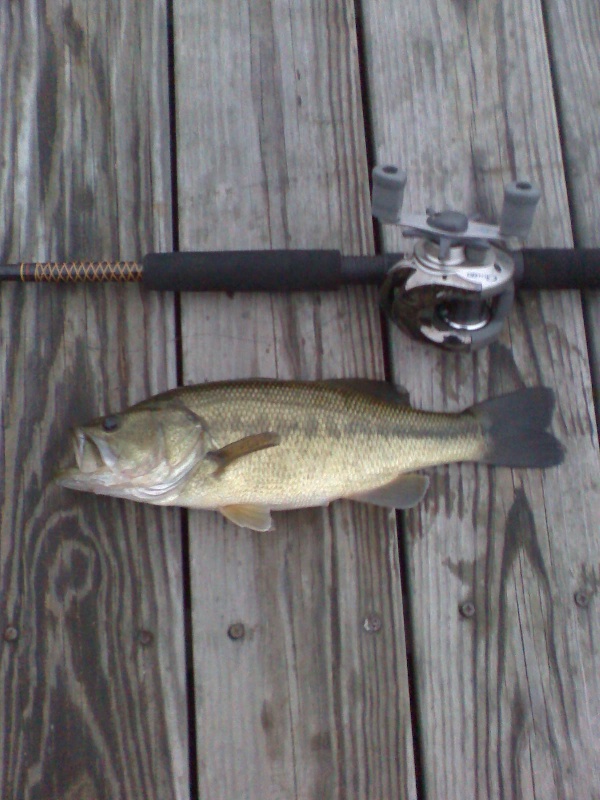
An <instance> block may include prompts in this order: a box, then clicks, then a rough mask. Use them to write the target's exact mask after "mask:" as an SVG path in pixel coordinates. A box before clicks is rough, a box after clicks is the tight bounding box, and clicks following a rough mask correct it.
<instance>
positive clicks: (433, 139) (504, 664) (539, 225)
mask: <svg viewBox="0 0 600 800" xmlns="http://www.w3.org/2000/svg"><path fill="white" fill-rule="evenodd" d="M363 16H364V28H365V39H366V42H367V44H368V58H369V62H368V74H369V86H370V92H371V95H370V96H371V108H372V114H373V127H374V132H375V145H376V151H377V157H378V160H379V161H396V162H398V161H399V162H400V163H401V164H402V165H403V166H404V167H406V168H407V169H408V173H409V184H408V187H407V192H406V199H405V208H407V209H410V210H414V211H416V210H422V209H424V208H425V206H426V205H433V206H434V207H436V208H441V207H445V206H454V207H457V208H460V209H462V210H465V211H467V212H468V213H473V212H477V213H480V214H481V215H482V216H483V217H484V218H488V219H497V215H498V212H499V208H500V204H501V202H502V184H503V183H505V182H507V181H508V180H511V179H514V178H515V177H517V176H519V177H525V176H527V177H529V178H531V179H533V180H534V181H535V182H537V183H538V184H539V185H540V186H541V188H542V192H543V197H544V203H543V206H542V207H541V208H540V211H539V213H538V215H537V218H536V225H535V228H534V231H533V233H532V236H531V239H530V241H531V243H536V242H537V243H543V244H546V245H550V244H556V245H569V244H570V243H571V238H570V226H569V208H568V204H567V196H566V191H565V181H564V173H563V167H562V161H561V151H560V146H559V132H558V128H557V121H556V114H555V110H554V103H553V93H552V87H551V82H550V71H549V61H548V54H547V52H546V49H545V37H544V25H543V19H542V15H541V9H540V7H539V5H538V4H537V3H535V2H526V3H513V2H507V3H503V4H501V5H498V4H496V3H492V2H479V3H455V2H445V0H437V2H436V1H435V0H431V2H425V3H419V4H416V3H410V4H398V3H391V2H390V3H385V2H384V3H381V2H378V3H371V2H368V1H367V0H365V2H363ZM400 43H401V44H402V46H401V47H400ZM399 48H400V52H401V54H402V57H398V52H399ZM384 238H385V244H386V248H388V249H389V250H395V249H399V241H398V239H397V237H396V236H395V235H394V234H393V232H392V233H388V232H387V231H386V232H385V234H384ZM392 356H393V361H394V371H395V375H396V376H397V378H398V379H400V380H401V381H402V383H403V384H404V385H406V386H407V388H409V389H410V391H411V395H412V399H413V402H414V404H415V405H418V406H419V407H423V408H432V409H438V410H441V409H442V408H447V409H456V410H458V409H460V408H464V407H466V406H468V405H470V404H471V403H472V402H473V401H474V400H477V399H483V398H485V397H487V396H490V395H495V394H501V393H503V392H505V391H509V390H511V389H514V388H518V387H520V386H523V385H528V386H529V385H536V384H546V385H549V386H553V387H554V388H555V391H556V394H557V401H558V404H557V412H556V414H555V418H554V426H553V427H554V430H555V432H556V433H557V434H558V435H559V437H560V438H561V439H562V440H563V441H564V442H565V444H566V445H567V447H568V455H567V459H566V462H565V464H563V465H562V466H561V467H560V468H558V469H554V470H548V471H546V472H544V473H539V472H535V471H514V472H510V471H509V470H505V469H503V470H501V469H496V470H489V469H487V468H479V467H474V466H462V467H458V466H452V467H448V468H443V469H439V470H437V471H436V472H435V474H434V475H433V476H432V478H433V480H432V488H431V490H430V493H429V496H428V498H427V499H426V501H425V503H424V504H422V505H421V506H420V507H419V508H418V509H417V510H416V511H415V512H414V513H411V514H410V515H409V516H408V519H407V531H406V535H407V537H408V538H407V546H406V552H407V556H408V570H407V572H408V575H409V576H410V618H411V622H412V635H413V641H414V648H415V678H416V685H417V704H418V713H419V719H420V730H421V732H422V742H421V743H422V754H421V755H422V763H423V767H424V774H423V787H422V788H423V789H424V791H425V792H426V795H427V797H428V798H440V800H442V798H443V800H448V799H449V798H464V797H480V798H482V797H489V798H492V797H493V798H497V797H501V798H525V797H540V798H541V797H544V798H575V797H580V796H582V795H585V796H589V797H596V796H598V792H599V786H600V780H599V761H598V748H597V741H598V719H599V718H600V715H599V711H600V683H599V680H598V675H599V674H600V669H599V664H598V654H597V648H596V646H595V642H596V641H597V638H598V614H597V586H598V584H597V572H598V564H599V563H600V547H599V544H598V536H597V526H598V519H600V499H599V498H600V485H599V463H598V449H597V433H596V427H595V420H594V413H593V407H592V402H591V381H590V373H589V364H588V359H587V347H586V339H585V332H584V327H583V322H582V314H581V303H580V299H579V297H578V295H576V294H571V293H563V294H558V293H556V294H551V293H543V295H538V296H534V295H523V296H522V297H521V298H520V301H519V303H518V305H517V307H516V308H515V310H514V311H513V314H512V316H511V321H510V325H509V327H508V328H507V330H506V332H505V335H504V336H503V338H502V340H501V342H499V343H497V344H495V345H494V346H493V347H492V348H490V349H489V350H488V351H486V352H483V353H481V354H478V355H477V356H458V355H451V354H448V353H441V352H437V351H435V352H434V350H433V348H428V347H426V346H424V345H418V344H416V343H413V342H411V341H409V340H407V339H406V338H405V337H404V336H403V335H401V334H400V333H397V332H394V334H393V336H392ZM578 590H583V591H585V592H586V593H587V597H588V598H589V600H590V602H589V605H587V606H585V607H580V606H578V605H577V604H576V603H575V602H574V597H575V594H576V592H577V591H578ZM465 601H470V602H472V603H474V607H475V616H474V617H472V618H468V619H465V618H463V617H461V615H460V613H459V607H460V606H461V604H462V603H463V602H465Z"/></svg>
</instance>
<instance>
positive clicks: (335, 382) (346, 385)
mask: <svg viewBox="0 0 600 800" xmlns="http://www.w3.org/2000/svg"><path fill="white" fill-rule="evenodd" d="M323 383H324V384H326V385H329V386H332V387H333V388H334V389H349V390H351V391H354V392H359V393H360V394H368V395H370V396H371V397H375V398H377V399H378V400H385V401H386V402H388V403H400V404H401V405H403V406H407V405H410V396H409V394H408V389H405V388H404V386H400V385H396V386H394V385H393V384H391V383H387V381H377V380H372V379H370V378H329V379H327V380H325V381H323Z"/></svg>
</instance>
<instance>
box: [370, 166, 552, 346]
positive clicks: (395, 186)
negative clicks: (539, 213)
mask: <svg viewBox="0 0 600 800" xmlns="http://www.w3.org/2000/svg"><path fill="white" fill-rule="evenodd" d="M406 180H407V176H406V172H404V171H403V170H400V169H398V167H395V166H393V165H386V166H381V167H375V169H374V170H373V196H372V212H373V216H374V217H376V218H377V219H379V220H380V222H382V223H384V224H393V225H400V226H401V227H403V228H404V229H405V231H404V235H405V236H409V237H412V238H416V239H417V242H416V244H415V248H414V252H413V254H412V256H408V257H405V258H403V259H402V260H401V261H399V262H398V263H397V264H394V266H393V267H392V268H391V270H390V271H389V273H388V275H387V277H386V280H385V282H384V284H383V286H382V288H381V304H382V307H383V309H384V311H385V312H386V314H387V315H388V316H389V318H390V319H391V320H392V321H393V322H394V323H395V324H396V325H397V326H398V327H399V328H401V329H402V330H403V331H405V332H406V333H408V334H409V335H410V336H412V337H413V338H415V339H419V340H421V341H426V342H429V343H431V344H434V345H437V346H438V347H443V348H445V349H447V350H455V351H462V352H470V351H473V350H479V349H481V348H482V347H486V346H487V345H489V344H490V343H491V342H492V341H494V340H495V339H497V338H498V336H499V335H500V333H501V331H502V326H503V324H504V320H505V319H506V317H507V316H508V314H509V313H510V310H511V308H512V304H513V300H514V294H515V278H517V279H518V277H519V276H518V275H516V274H515V273H516V266H515V259H514V257H513V255H511V249H512V252H515V249H516V248H514V246H513V247H512V248H511V245H514V243H515V239H518V240H521V242H522V241H523V240H524V239H525V238H526V236H527V235H528V233H529V231H530V229H531V225H532V223H533V217H534V213H535V209H536V206H537V204H538V202H539V199H540V191H539V190H538V189H537V188H536V187H535V186H533V185H532V184H531V183H529V182H528V181H516V182H514V183H510V184H509V185H508V186H506V187H505V190H504V205H503V208H502V216H501V220H500V225H499V226H496V225H486V224H482V223H478V222H473V221H472V220H469V219H468V217H467V216H466V215H465V214H462V213H461V212H458V211H441V212H435V211H433V210H432V209H428V210H427V213H426V214H425V215H418V214H405V215H402V214H401V211H402V201H403V198H404V188H405V186H406Z"/></svg>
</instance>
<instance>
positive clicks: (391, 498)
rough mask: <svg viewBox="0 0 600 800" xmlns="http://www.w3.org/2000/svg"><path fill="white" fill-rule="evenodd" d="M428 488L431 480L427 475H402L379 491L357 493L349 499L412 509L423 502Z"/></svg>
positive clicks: (386, 506)
mask: <svg viewBox="0 0 600 800" xmlns="http://www.w3.org/2000/svg"><path fill="white" fill-rule="evenodd" d="M428 488H429V478H428V477H427V476H426V475H418V474H417V473H409V474H406V475H400V476H399V477H397V478H395V479H394V480H393V481H390V483H386V484H385V485H384V486H379V487H378V488H377V489H371V490H369V491H367V492H357V493H355V494H351V495H349V496H348V497H349V499H350V500H358V501H359V502H361V503H372V504H373V505H375V506H383V507H384V508H412V507H413V506H416V505H417V503H420V502H421V500H422V499H423V498H424V497H425V492H426V491H427V489H428Z"/></svg>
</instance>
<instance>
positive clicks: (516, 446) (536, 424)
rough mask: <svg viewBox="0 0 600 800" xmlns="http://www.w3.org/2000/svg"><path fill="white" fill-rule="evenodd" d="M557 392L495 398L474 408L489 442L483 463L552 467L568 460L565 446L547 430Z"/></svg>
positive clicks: (528, 392)
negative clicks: (565, 459)
mask: <svg viewBox="0 0 600 800" xmlns="http://www.w3.org/2000/svg"><path fill="white" fill-rule="evenodd" d="M553 411H554V392H553V391H552V389H549V388H547V387H544V386H540V387H537V388H534V389H521V390H520V391H517V392H513V393H512V394H506V395H503V396H501V397H494V398H492V399H491V400H486V401H485V402H483V403H478V404H477V405H474V406H473V407H472V408H471V409H470V412H471V413H472V414H473V415H474V416H475V417H476V418H477V419H478V421H479V424H480V425H481V429H482V431H483V434H484V436H485V440H486V451H485V453H484V455H483V457H482V458H481V459H480V461H481V462H482V463H484V464H494V465H495V466H502V467H553V466H555V465H556V464H560V463H561V462H562V461H563V459H564V457H565V450H564V448H563V446H562V444H561V443H560V442H559V441H558V439H556V437H555V436H553V435H552V434H551V433H550V432H549V431H548V430H547V428H548V427H549V426H550V423H551V421H552V413H553Z"/></svg>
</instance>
